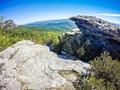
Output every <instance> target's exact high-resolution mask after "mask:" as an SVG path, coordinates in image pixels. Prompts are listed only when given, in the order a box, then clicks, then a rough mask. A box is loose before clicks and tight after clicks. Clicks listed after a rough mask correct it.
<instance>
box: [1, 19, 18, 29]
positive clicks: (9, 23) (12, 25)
mask: <svg viewBox="0 0 120 90" xmlns="http://www.w3.org/2000/svg"><path fill="white" fill-rule="evenodd" d="M15 27H17V25H16V24H15V23H14V22H13V20H7V21H5V22H4V23H2V25H1V28H3V29H12V28H15Z"/></svg>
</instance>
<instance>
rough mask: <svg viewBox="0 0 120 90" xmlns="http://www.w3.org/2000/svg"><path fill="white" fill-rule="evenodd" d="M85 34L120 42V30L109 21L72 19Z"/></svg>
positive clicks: (90, 17)
mask: <svg viewBox="0 0 120 90" xmlns="http://www.w3.org/2000/svg"><path fill="white" fill-rule="evenodd" d="M70 19H71V20H72V21H74V22H75V23H76V25H77V26H78V28H79V29H80V30H82V32H83V33H84V34H87V35H91V36H95V37H98V38H103V39H113V40H115V41H118V42H120V30H119V28H118V27H116V26H115V25H113V24H111V23H108V22H107V21H104V20H101V19H98V18H96V17H92V16H77V17H71V18H70Z"/></svg>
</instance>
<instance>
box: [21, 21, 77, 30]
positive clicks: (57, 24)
mask: <svg viewBox="0 0 120 90" xmlns="http://www.w3.org/2000/svg"><path fill="white" fill-rule="evenodd" d="M23 26H26V27H27V28H29V29H31V30H39V31H43V30H44V31H55V32H65V31H70V30H72V29H73V28H75V27H76V25H75V24H74V22H73V21H71V20H67V19H58V20H48V21H38V22H33V23H28V24H25V25H23Z"/></svg>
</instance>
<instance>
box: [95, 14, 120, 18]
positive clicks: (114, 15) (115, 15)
mask: <svg viewBox="0 0 120 90" xmlns="http://www.w3.org/2000/svg"><path fill="white" fill-rule="evenodd" d="M94 15H96V16H111V17H120V14H110V13H101V14H94Z"/></svg>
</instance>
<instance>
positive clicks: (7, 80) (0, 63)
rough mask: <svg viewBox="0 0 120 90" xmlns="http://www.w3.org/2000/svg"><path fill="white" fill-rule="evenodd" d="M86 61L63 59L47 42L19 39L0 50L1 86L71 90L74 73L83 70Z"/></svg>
mask: <svg viewBox="0 0 120 90" xmlns="http://www.w3.org/2000/svg"><path fill="white" fill-rule="evenodd" d="M89 67H90V66H89V64H86V63H83V62H82V61H80V60H79V61H72V60H64V59H62V58H58V57H57V54H55V53H54V52H50V50H49V48H48V47H47V46H42V45H39V44H35V43H34V42H31V41H27V40H24V41H20V42H18V43H16V44H15V45H13V46H11V47H9V48H8V49H6V50H4V51H2V52H0V90H51V89H52V88H53V89H55V88H58V89H59V90H74V87H73V86H72V83H71V82H73V81H75V79H76V76H75V75H74V73H72V74H69V75H68V74H67V75H64V74H63V75H62V72H66V73H69V72H78V73H82V72H83V73H85V72H86V68H89Z"/></svg>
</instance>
